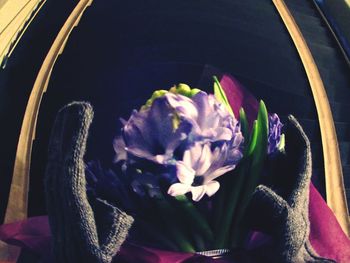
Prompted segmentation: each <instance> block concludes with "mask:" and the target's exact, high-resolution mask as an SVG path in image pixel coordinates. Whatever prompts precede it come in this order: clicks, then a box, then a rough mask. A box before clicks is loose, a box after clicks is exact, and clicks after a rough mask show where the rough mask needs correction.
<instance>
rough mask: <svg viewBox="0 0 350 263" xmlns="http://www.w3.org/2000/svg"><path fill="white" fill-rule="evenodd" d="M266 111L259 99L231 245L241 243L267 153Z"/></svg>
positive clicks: (235, 245) (236, 245)
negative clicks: (250, 203) (252, 198)
mask: <svg viewBox="0 0 350 263" xmlns="http://www.w3.org/2000/svg"><path fill="white" fill-rule="evenodd" d="M268 125H269V123H268V113H267V109H266V106H265V103H264V102H263V101H260V105H259V112H258V119H257V120H256V121H255V122H254V126H253V131H252V136H251V138H252V140H251V142H250V145H249V146H250V147H249V151H248V156H247V157H248V161H249V165H248V168H249V169H248V172H247V174H246V176H245V183H244V190H243V191H242V195H241V196H240V204H239V208H238V210H237V214H236V215H235V217H236V220H235V221H234V223H233V226H232V232H231V245H232V247H234V248H235V247H239V246H241V245H242V242H243V240H244V237H245V235H246V234H247V231H248V229H247V228H246V226H245V221H246V220H245V214H246V210H247V207H248V204H249V202H250V199H251V196H252V194H253V192H254V190H255V188H256V186H257V185H258V183H259V180H260V176H261V172H262V169H263V166H264V162H265V159H266V155H267V139H268V127H269V126H268Z"/></svg>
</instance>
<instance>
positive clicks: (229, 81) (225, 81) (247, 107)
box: [220, 74, 259, 128]
mask: <svg viewBox="0 0 350 263" xmlns="http://www.w3.org/2000/svg"><path fill="white" fill-rule="evenodd" d="M220 84H221V86H222V88H223V90H224V91H225V93H226V97H227V99H228V101H229V103H230V105H231V108H232V110H233V113H234V114H235V116H236V117H239V109H240V108H241V107H243V108H244V111H245V113H246V115H247V118H248V123H249V125H250V128H251V127H252V124H253V122H254V120H255V119H256V118H257V113H258V108H259V102H258V101H257V100H256V98H255V97H254V96H253V95H252V94H251V93H250V92H249V91H248V90H247V89H246V88H244V87H243V86H242V85H241V84H240V83H239V82H238V81H237V80H236V79H235V78H234V77H232V76H231V75H228V74H224V75H223V76H222V78H221V80H220Z"/></svg>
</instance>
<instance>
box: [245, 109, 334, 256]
mask: <svg viewBox="0 0 350 263" xmlns="http://www.w3.org/2000/svg"><path fill="white" fill-rule="evenodd" d="M293 167H296V169H294V168H293ZM311 174H312V158H311V148H310V142H309V140H308V138H307V136H306V135H305V133H304V131H303V129H302V127H301V126H300V124H299V123H298V121H297V120H296V119H295V118H294V117H293V116H291V115H290V116H289V117H288V123H287V129H286V155H285V162H284V163H282V165H281V167H280V169H279V174H278V173H277V177H279V178H278V179H279V180H280V181H281V182H282V183H281V184H284V185H283V187H279V185H278V180H272V183H271V185H269V186H268V185H259V186H258V187H257V188H256V191H255V193H254V197H253V200H252V203H251V205H252V207H253V208H256V209H252V211H254V210H256V211H260V213H259V214H257V215H256V216H257V218H258V220H260V221H262V222H267V224H266V226H267V225H268V224H269V225H270V226H271V223H272V225H273V228H270V227H265V229H264V225H263V224H262V225H261V226H260V227H262V230H263V231H265V232H268V233H270V234H271V235H272V236H273V237H274V240H275V244H276V245H275V246H274V248H273V250H274V252H272V253H271V254H274V256H275V257H274V260H273V261H274V262H286V263H299V262H300V263H304V262H334V261H333V260H328V259H324V258H320V257H319V256H318V255H317V254H316V253H315V251H314V250H313V248H312V246H311V244H310V242H309V233H310V222H309V208H308V207H309V187H310V181H311ZM284 180H285V181H286V183H284ZM281 189H283V190H281ZM261 211H263V212H262V213H261Z"/></svg>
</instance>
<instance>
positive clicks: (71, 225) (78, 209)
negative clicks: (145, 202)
mask: <svg viewBox="0 0 350 263" xmlns="http://www.w3.org/2000/svg"><path fill="white" fill-rule="evenodd" d="M92 118H93V110H92V107H91V106H90V104H88V103H84V102H73V103H71V104H69V105H67V106H65V107H64V108H62V109H61V110H60V111H59V113H58V115H57V118H56V121H55V124H54V127H53V131H52V135H51V140H50V145H49V155H48V165H47V168H46V179H45V187H46V200H47V209H48V214H49V220H50V227H51V232H52V236H53V250H54V251H53V252H54V258H55V260H56V262H64V263H70V262H88V263H90V262H102V263H107V262H111V260H112V258H113V256H114V255H115V254H116V253H117V252H118V250H119V248H120V246H121V244H122V243H123V242H124V240H125V238H126V236H127V233H128V230H129V228H130V226H131V225H132V223H133V218H132V217H130V216H128V215H127V214H126V213H124V212H122V211H120V210H119V209H118V208H116V207H114V206H112V205H111V204H109V203H108V202H106V201H104V200H101V199H97V198H95V199H92V198H89V199H88V196H87V194H86V180H85V172H84V170H85V165H84V161H83V157H84V153H85V148H86V141H87V137H88V131H89V127H90V124H91V122H92Z"/></svg>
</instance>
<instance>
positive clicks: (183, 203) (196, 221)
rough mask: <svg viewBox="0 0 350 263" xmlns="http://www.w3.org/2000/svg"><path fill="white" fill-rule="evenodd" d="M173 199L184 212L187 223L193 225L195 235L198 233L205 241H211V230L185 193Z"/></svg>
mask: <svg viewBox="0 0 350 263" xmlns="http://www.w3.org/2000/svg"><path fill="white" fill-rule="evenodd" d="M175 199H176V200H177V204H178V207H179V209H181V211H182V212H183V213H184V214H183V215H184V217H185V218H186V220H188V223H189V225H190V226H191V227H193V229H194V230H195V232H196V233H197V235H198V233H200V235H203V236H204V239H205V240H206V241H209V242H211V241H212V240H213V232H212V230H211V228H210V226H209V224H208V222H207V220H206V219H205V218H204V216H203V215H202V214H200V212H199V211H198V210H197V208H196V207H195V206H194V205H193V204H192V202H191V201H189V200H188V198H187V197H186V196H185V195H179V196H176V197H175Z"/></svg>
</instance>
